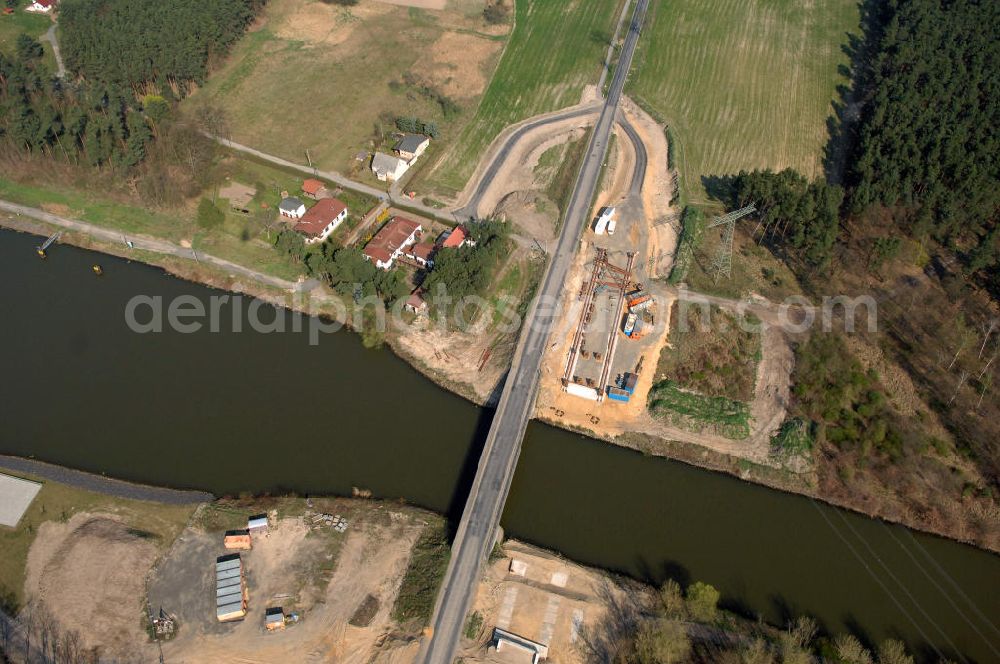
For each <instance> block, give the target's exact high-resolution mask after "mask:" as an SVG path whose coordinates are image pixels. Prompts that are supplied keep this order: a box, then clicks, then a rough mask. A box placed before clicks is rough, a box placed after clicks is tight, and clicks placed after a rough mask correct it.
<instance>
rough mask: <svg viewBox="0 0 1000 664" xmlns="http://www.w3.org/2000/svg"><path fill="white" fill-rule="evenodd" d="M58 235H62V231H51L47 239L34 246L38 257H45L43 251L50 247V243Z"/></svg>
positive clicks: (57, 237) (56, 238) (58, 236)
mask: <svg viewBox="0 0 1000 664" xmlns="http://www.w3.org/2000/svg"><path fill="white" fill-rule="evenodd" d="M60 237H62V231H57V232H56V233H53V234H52V236H50V237H49V239H48V240H46V241H45V242H43V243H42V244H41V245H40V246H38V247H36V249H35V250H36V251H37V252H38V257H39V258H46V257H47V255H46V253H45V250H46V249H48V248H49V247H51V246H52V243H53V242H55V241H56V240H58V239H59V238H60Z"/></svg>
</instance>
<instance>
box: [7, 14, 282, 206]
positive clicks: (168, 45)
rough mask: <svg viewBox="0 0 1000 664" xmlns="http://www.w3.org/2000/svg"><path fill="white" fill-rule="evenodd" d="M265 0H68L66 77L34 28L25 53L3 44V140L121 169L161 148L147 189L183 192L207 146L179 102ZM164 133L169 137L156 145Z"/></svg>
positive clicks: (159, 195) (153, 193) (154, 194)
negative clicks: (6, 51) (182, 118)
mask: <svg viewBox="0 0 1000 664" xmlns="http://www.w3.org/2000/svg"><path fill="white" fill-rule="evenodd" d="M262 4H263V2H262V0H215V1H213V2H196V1H195V0H171V2H149V1H146V2H132V1H129V0H64V2H62V3H61V4H60V10H59V11H60V15H59V22H60V35H61V37H60V39H61V43H62V48H63V53H64V54H65V57H66V63H67V68H68V69H69V72H70V73H69V75H68V76H67V77H66V78H65V79H59V78H56V77H55V76H54V75H53V72H52V71H50V70H49V69H48V67H47V66H46V65H45V64H44V62H43V60H42V53H43V51H42V48H41V46H40V45H39V44H38V42H36V41H35V40H33V39H31V38H30V37H28V36H27V35H22V36H21V38H20V39H19V40H18V43H17V46H18V48H17V52H16V54H14V55H13V56H4V55H2V54H0V143H2V144H3V148H4V150H6V151H8V152H9V153H13V154H18V153H21V154H24V153H26V152H27V153H31V154H35V155H45V156H49V157H52V158H55V159H60V160H63V161H66V162H69V163H72V164H77V165H81V166H84V167H93V168H99V169H105V168H110V169H113V170H115V171H118V172H122V171H132V170H133V169H135V167H137V166H138V165H140V164H142V163H143V162H144V161H145V160H146V159H147V157H148V156H149V155H151V154H157V155H159V156H160V157H162V159H161V160H160V161H159V162H156V163H152V164H147V165H145V171H146V172H144V175H148V176H149V177H147V178H144V180H143V186H144V187H145V188H146V189H147V190H148V191H146V192H144V193H146V194H147V195H149V196H150V197H151V198H152V199H153V200H157V201H161V202H162V201H163V200H164V199H166V198H170V197H171V196H173V197H175V198H176V197H177V196H182V195H184V193H185V190H186V189H192V190H193V182H192V178H195V179H196V178H197V175H198V171H199V168H198V167H199V166H203V165H206V164H207V161H208V158H207V156H206V154H205V153H206V151H207V148H206V147H205V146H203V145H198V142H199V139H198V137H197V135H196V132H194V131H193V130H191V128H190V127H186V126H185V125H184V124H183V123H179V122H178V121H177V120H178V118H175V117H174V115H175V110H174V108H173V107H174V103H175V101H176V99H177V98H178V97H179V96H183V95H184V94H185V93H186V92H187V90H188V87H189V86H190V85H191V84H193V83H198V82H200V81H202V80H204V78H205V75H206V72H207V70H208V67H209V66H210V63H211V60H212V58H213V57H216V56H221V55H223V54H224V53H225V52H226V51H227V49H228V48H229V47H230V46H231V45H232V43H233V42H234V41H235V40H236V39H238V38H239V36H240V35H241V34H242V33H243V31H244V30H245V29H246V28H247V26H248V25H249V23H250V21H251V20H252V19H253V17H254V15H255V13H256V11H257V10H259V9H260V7H261V5H262ZM165 135H169V137H170V138H169V140H164V141H163V145H162V146H161V147H160V148H159V149H157V148H156V147H154V145H155V144H156V143H157V142H158V140H157V139H162V138H164V136H165ZM171 165H183V166H185V169H184V171H183V172H180V171H178V169H170V168H169V167H170V166H171ZM169 172H173V174H174V175H173V181H169V180H170V178H168V177H167V175H168V173H169Z"/></svg>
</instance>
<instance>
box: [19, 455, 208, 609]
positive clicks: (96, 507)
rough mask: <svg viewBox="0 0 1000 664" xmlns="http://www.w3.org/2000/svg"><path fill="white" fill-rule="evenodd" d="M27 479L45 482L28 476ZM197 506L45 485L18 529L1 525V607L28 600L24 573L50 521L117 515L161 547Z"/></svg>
mask: <svg viewBox="0 0 1000 664" xmlns="http://www.w3.org/2000/svg"><path fill="white" fill-rule="evenodd" d="M18 475H19V476H21V477H25V478H26V479H30V480H35V481H41V480H39V479H38V478H36V477H33V476H31V475H27V474H18ZM194 509H195V506H194V505H183V506H177V505H161V504H159V503H147V502H143V501H139V500H125V499H123V498H112V497H110V496H104V495H101V494H98V493H92V492H90V491H84V490H83V489H75V488H73V487H70V486H66V485H64V484H58V483H55V482H43V483H42V489H41V491H39V492H38V495H37V496H35V500H34V502H32V503H31V506H30V507H28V511H27V512H25V514H24V516H23V517H21V521H20V523H18V525H17V527H16V528H9V527H6V526H0V551H3V555H2V556H0V605H6V606H7V607H8V608H11V607H16V606H19V605H20V604H21V602H23V600H24V574H25V565H26V564H27V560H28V550H29V549H30V548H31V543H32V542H34V541H35V536H36V535H37V534H38V528H39V527H40V526H41V525H42V524H43V523H44V522H46V521H66V520H68V519H69V518H70V517H72V516H73V515H74V514H76V513H78V512H96V511H100V512H104V513H111V514H114V515H117V516H118V517H120V518H122V519H124V520H125V521H126V522H127V523H128V524H130V525H131V526H134V527H136V528H141V529H142V530H143V531H146V532H149V533H153V534H154V535H155V536H156V537H157V544H158V545H164V546H165V545H168V544H169V543H170V542H172V541H173V540H174V538H176V537H177V535H178V534H180V532H181V530H182V529H183V528H184V524H185V523H187V520H188V518H189V517H190V516H191V513H192V512H193V511H194Z"/></svg>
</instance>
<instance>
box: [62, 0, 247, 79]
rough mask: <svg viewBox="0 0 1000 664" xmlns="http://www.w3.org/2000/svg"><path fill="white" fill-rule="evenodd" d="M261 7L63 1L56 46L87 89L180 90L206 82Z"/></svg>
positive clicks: (225, 2) (189, 1)
mask: <svg viewBox="0 0 1000 664" xmlns="http://www.w3.org/2000/svg"><path fill="white" fill-rule="evenodd" d="M263 4H264V0H213V1H212V2H205V1H204V0H170V2H134V1H133V0H64V1H63V2H62V3H61V4H60V10H59V11H60V14H59V24H60V39H59V41H60V44H61V46H62V51H63V55H64V57H65V60H66V66H67V68H68V69H69V70H70V71H71V72H73V73H74V74H76V75H78V76H82V77H84V78H86V79H87V80H90V81H100V82H102V83H106V84H114V85H117V86H124V87H127V86H132V87H138V86H141V85H143V84H145V83H147V82H150V81H155V82H159V83H160V84H161V87H164V86H165V85H166V84H167V83H175V84H177V85H179V86H180V87H181V88H182V89H183V88H185V87H186V86H187V85H188V84H189V83H192V82H193V83H202V82H204V80H205V78H206V75H207V73H208V66H209V62H210V61H211V59H212V58H213V57H216V56H220V55H224V54H225V53H226V52H228V50H229V48H230V47H231V46H232V45H233V44H234V43H235V42H236V40H237V39H239V38H240V36H242V34H243V32H244V31H245V30H246V28H247V27H248V26H249V25H250V22H251V21H253V19H254V16H255V15H256V13H257V11H258V10H259V9H260V7H261V6H262V5H263Z"/></svg>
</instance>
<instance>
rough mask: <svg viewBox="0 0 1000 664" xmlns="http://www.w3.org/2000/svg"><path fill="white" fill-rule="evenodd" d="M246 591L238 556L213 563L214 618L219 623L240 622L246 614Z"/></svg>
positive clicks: (218, 559)
mask: <svg viewBox="0 0 1000 664" xmlns="http://www.w3.org/2000/svg"><path fill="white" fill-rule="evenodd" d="M248 599H249V598H248V597H247V589H246V581H245V579H244V577H243V561H242V560H241V559H240V554H238V553H232V554H229V555H228V556H220V557H219V558H217V559H216V561H215V617H216V618H218V620H219V622H226V621H229V620H241V619H242V618H243V617H244V616H246V614H247V600H248Z"/></svg>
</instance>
